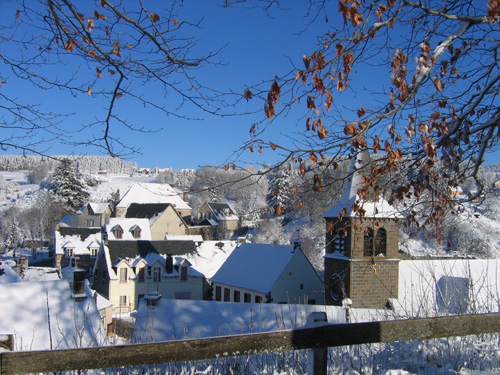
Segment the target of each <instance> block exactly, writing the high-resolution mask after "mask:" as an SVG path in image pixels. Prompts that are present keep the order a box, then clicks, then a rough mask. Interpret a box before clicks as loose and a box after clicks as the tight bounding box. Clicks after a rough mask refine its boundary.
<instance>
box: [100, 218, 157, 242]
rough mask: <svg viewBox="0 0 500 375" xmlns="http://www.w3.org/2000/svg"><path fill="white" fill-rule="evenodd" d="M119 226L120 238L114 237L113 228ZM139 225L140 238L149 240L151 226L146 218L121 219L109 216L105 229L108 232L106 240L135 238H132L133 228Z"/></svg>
mask: <svg viewBox="0 0 500 375" xmlns="http://www.w3.org/2000/svg"><path fill="white" fill-rule="evenodd" d="M118 226H120V227H121V228H122V230H123V234H122V238H116V235H115V229H116V228H117V227H118ZM137 227H139V228H140V229H141V238H140V239H141V240H151V228H150V227H149V220H148V219H123V218H118V217H114V218H110V219H109V223H107V224H106V227H105V231H106V233H107V234H108V240H129V241H130V240H137V238H134V233H133V230H134V228H137Z"/></svg>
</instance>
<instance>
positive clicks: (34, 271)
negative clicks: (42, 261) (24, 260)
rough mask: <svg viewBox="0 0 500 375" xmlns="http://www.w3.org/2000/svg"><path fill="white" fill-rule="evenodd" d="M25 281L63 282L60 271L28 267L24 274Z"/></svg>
mask: <svg viewBox="0 0 500 375" xmlns="http://www.w3.org/2000/svg"><path fill="white" fill-rule="evenodd" d="M22 275H23V280H24V281H53V280H61V277H60V275H59V269H57V268H54V267H28V268H26V269H25V270H24V271H23V273H22Z"/></svg>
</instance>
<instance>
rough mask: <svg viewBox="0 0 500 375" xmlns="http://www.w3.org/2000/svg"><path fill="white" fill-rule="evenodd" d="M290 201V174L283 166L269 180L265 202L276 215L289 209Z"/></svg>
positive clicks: (291, 194) (291, 192)
mask: <svg viewBox="0 0 500 375" xmlns="http://www.w3.org/2000/svg"><path fill="white" fill-rule="evenodd" d="M292 201H293V189H292V183H291V179H290V174H289V173H288V172H287V171H286V170H285V169H284V168H280V169H279V170H278V173H276V174H275V175H274V176H273V177H272V178H271V181H269V193H268V194H267V203H268V205H269V207H272V208H273V210H274V212H275V214H276V215H283V214H284V213H286V211H287V210H289V208H290V206H291V204H292Z"/></svg>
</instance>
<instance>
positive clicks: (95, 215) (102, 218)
mask: <svg viewBox="0 0 500 375" xmlns="http://www.w3.org/2000/svg"><path fill="white" fill-rule="evenodd" d="M112 215H113V207H112V205H111V204H110V203H97V202H88V203H85V204H84V205H83V206H82V208H80V210H78V212H77V213H76V214H74V215H66V216H64V217H63V218H62V219H61V223H62V224H64V225H66V226H69V227H73V228H101V227H103V226H104V225H105V224H106V221H107V219H108V218H110V217H111V216H112Z"/></svg>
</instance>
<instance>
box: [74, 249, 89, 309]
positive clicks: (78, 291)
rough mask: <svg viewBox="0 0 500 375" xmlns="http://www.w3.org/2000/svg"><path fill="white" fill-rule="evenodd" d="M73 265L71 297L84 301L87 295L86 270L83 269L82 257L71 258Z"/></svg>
mask: <svg viewBox="0 0 500 375" xmlns="http://www.w3.org/2000/svg"><path fill="white" fill-rule="evenodd" d="M71 266H72V267H73V268H74V269H73V277H72V285H71V289H72V293H71V297H72V298H73V299H74V300H75V301H83V300H84V299H86V298H87V295H86V294H85V270H84V269H82V265H81V263H80V258H71Z"/></svg>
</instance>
